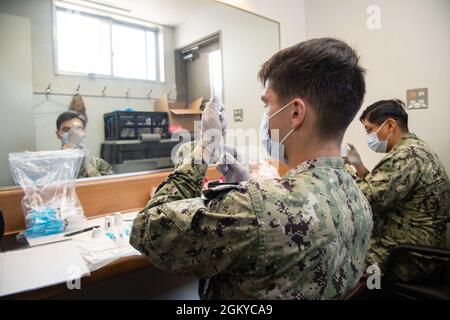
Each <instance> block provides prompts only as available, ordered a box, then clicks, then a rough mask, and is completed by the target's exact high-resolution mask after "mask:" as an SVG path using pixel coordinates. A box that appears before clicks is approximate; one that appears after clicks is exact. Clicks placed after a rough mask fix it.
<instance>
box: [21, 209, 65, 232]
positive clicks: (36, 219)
mask: <svg viewBox="0 0 450 320" xmlns="http://www.w3.org/2000/svg"><path fill="white" fill-rule="evenodd" d="M25 223H26V226H27V229H26V230H25V232H24V234H25V236H27V237H30V238H36V237H42V236H47V235H51V234H56V233H60V232H63V231H64V230H65V222H64V220H62V219H61V218H59V217H58V216H57V215H56V211H55V210H54V209H52V208H47V209H43V210H35V209H33V210H32V211H31V212H30V213H29V214H28V215H27V216H26V219H25Z"/></svg>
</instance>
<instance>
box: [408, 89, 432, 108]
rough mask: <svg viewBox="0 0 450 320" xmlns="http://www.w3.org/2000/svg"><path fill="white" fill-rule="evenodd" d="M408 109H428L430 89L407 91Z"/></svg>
mask: <svg viewBox="0 0 450 320" xmlns="http://www.w3.org/2000/svg"><path fill="white" fill-rule="evenodd" d="M406 109H408V110H411V109H428V88H421V89H410V90H407V91H406Z"/></svg>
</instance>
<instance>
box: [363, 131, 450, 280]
mask: <svg viewBox="0 0 450 320" xmlns="http://www.w3.org/2000/svg"><path fill="white" fill-rule="evenodd" d="M357 184H358V186H359V187H360V189H361V190H362V192H363V193H364V195H365V196H366V197H367V199H368V201H369V203H370V205H371V207H372V211H373V215H374V219H375V221H376V223H375V224H376V226H375V229H374V235H373V239H372V240H371V245H370V249H369V253H368V258H367V263H368V264H369V265H370V264H377V265H379V266H380V268H381V269H383V268H384V266H385V263H386V261H387V258H388V255H389V250H390V249H391V248H393V247H395V246H396V245H398V244H417V245H425V246H438V247H443V246H444V242H445V233H446V223H447V219H448V216H449V207H450V185H449V180H448V176H447V174H446V172H445V169H444V167H443V166H442V164H441V162H440V161H439V159H438V157H437V155H436V154H435V153H434V152H432V151H431V150H430V149H429V147H428V145H427V144H426V143H425V142H423V141H422V140H420V139H419V138H417V137H416V136H415V135H414V134H408V135H407V136H405V137H404V138H403V139H401V140H400V141H399V142H398V143H397V144H396V145H395V146H394V147H393V148H392V150H391V151H390V152H389V153H388V154H387V155H386V157H385V158H384V159H383V160H381V162H380V163H378V164H377V165H376V166H375V168H374V169H373V170H372V172H371V173H368V174H367V175H366V176H365V177H364V178H363V179H357ZM435 269H436V264H435V263H433V262H432V261H431V260H430V258H425V257H423V256H420V255H417V254H415V255H414V256H404V257H401V259H400V261H399V263H398V264H396V267H395V269H394V270H393V272H394V274H393V277H394V278H397V279H400V280H403V281H410V280H413V279H420V278H423V277H425V276H426V275H428V274H430V273H432V272H433V271H434V270H435Z"/></svg>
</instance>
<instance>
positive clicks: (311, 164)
mask: <svg viewBox="0 0 450 320" xmlns="http://www.w3.org/2000/svg"><path fill="white" fill-rule="evenodd" d="M316 168H334V169H344V159H342V158H341V157H320V158H316V159H311V160H307V161H305V162H302V163H300V164H299V165H298V166H297V167H295V168H294V169H291V170H289V171H288V172H287V173H286V174H285V175H284V176H283V177H292V176H295V175H297V174H300V173H302V172H304V171H309V170H313V169H316Z"/></svg>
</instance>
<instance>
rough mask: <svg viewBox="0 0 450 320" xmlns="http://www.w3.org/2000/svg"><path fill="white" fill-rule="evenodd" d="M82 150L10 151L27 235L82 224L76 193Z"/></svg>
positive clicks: (37, 235) (52, 231)
mask: <svg viewBox="0 0 450 320" xmlns="http://www.w3.org/2000/svg"><path fill="white" fill-rule="evenodd" d="M83 157H84V153H83V151H82V150H80V149H67V150H57V151H40V152H20V153H10V154H9V164H10V168H11V174H12V176H13V178H14V181H15V182H16V184H18V185H20V186H21V187H22V189H23V190H24V193H25V195H24V197H23V199H22V207H23V212H24V214H25V225H26V230H25V232H24V233H23V235H25V236H26V237H30V238H35V237H39V236H45V235H50V234H55V233H60V232H63V231H71V230H74V229H78V228H80V227H82V226H83V225H84V224H85V222H86V218H85V216H84V212H83V208H82V207H81V204H80V201H79V199H78V196H77V194H76V192H75V179H76V178H77V176H78V172H79V170H80V167H81V164H82V161H83Z"/></svg>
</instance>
